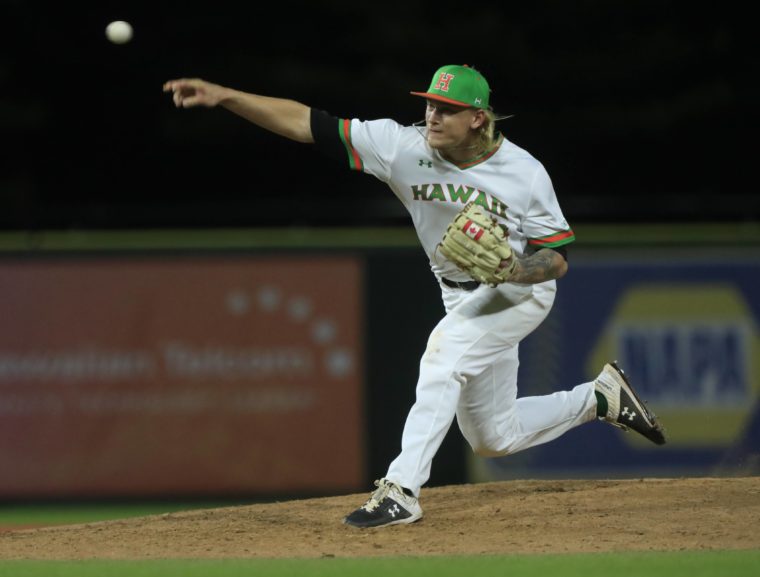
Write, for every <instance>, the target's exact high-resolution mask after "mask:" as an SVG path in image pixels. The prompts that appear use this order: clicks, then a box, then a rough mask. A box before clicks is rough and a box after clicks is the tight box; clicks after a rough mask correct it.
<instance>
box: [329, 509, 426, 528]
mask: <svg viewBox="0 0 760 577" xmlns="http://www.w3.org/2000/svg"><path fill="white" fill-rule="evenodd" d="M420 519H422V513H420V514H419V515H417V516H415V515H412V516H411V517H407V518H405V519H398V520H397V521H391V522H390V523H380V524H378V525H358V524H356V523H351V522H350V521H347V520H346V519H343V524H344V525H348V526H349V527H356V528H357V529H377V528H379V527H389V526H391V525H410V524H412V523H416V522H417V521H419V520H420Z"/></svg>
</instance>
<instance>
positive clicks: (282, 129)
mask: <svg viewBox="0 0 760 577" xmlns="http://www.w3.org/2000/svg"><path fill="white" fill-rule="evenodd" d="M164 91H166V92H171V93H172V95H173V99H174V103H175V105H176V106H177V107H180V108H189V107H193V106H199V105H200V106H207V107H212V106H217V105H219V106H222V107H224V108H227V109H228V110H230V111H232V112H234V113H236V114H238V115H240V116H242V117H244V118H246V119H247V120H249V121H250V122H252V123H254V124H256V125H258V126H260V127H262V128H265V129H267V130H269V131H272V132H274V133H276V134H280V135H282V136H285V137H287V138H290V139H292V140H296V141H299V142H304V143H313V144H314V145H315V146H316V147H317V148H318V149H320V150H321V151H323V152H324V153H325V154H327V155H329V156H332V157H334V158H336V159H338V160H339V161H342V162H347V163H348V165H349V167H350V168H352V169H354V170H358V171H362V172H365V173H367V174H371V175H372V176H374V177H376V178H378V179H380V180H381V181H382V182H384V183H386V184H387V185H388V186H389V188H390V189H391V190H392V191H393V193H394V194H395V195H396V196H397V197H398V199H399V200H400V201H401V203H402V204H403V205H404V206H405V207H406V209H407V210H408V211H409V214H410V215H411V217H412V221H413V223H414V226H415V228H416V230H417V234H418V236H419V239H420V242H421V243H422V246H423V248H424V249H425V252H426V253H427V255H428V257H429V259H430V266H431V269H432V272H433V274H434V275H435V277H436V279H437V280H438V283H439V284H440V289H441V294H442V298H443V304H444V308H445V310H446V315H445V316H444V317H443V318H442V319H441V321H440V322H439V323H438V325H437V326H436V327H435V329H434V330H433V332H432V333H431V335H430V337H429V340H428V344H427V349H426V350H425V352H424V354H423V355H422V359H421V362H420V373H419V380H418V382H417V388H416V401H415V403H414V405H413V406H412V408H411V410H410V412H409V415H408V417H407V420H406V424H405V426H404V431H403V436H402V440H401V452H400V453H399V455H398V457H396V459H395V460H394V461H393V462H392V463H391V464H390V466H389V468H388V472H387V474H386V475H385V477H384V478H383V479H380V480H378V481H376V482H375V485H376V487H377V488H376V490H375V491H374V492H373V493H372V495H371V496H370V498H369V500H368V501H367V502H366V503H364V504H363V505H362V506H360V507H359V508H357V509H356V510H355V511H353V512H351V513H350V514H349V515H348V516H347V517H346V518H345V519H344V522H345V523H347V524H349V525H353V526H355V527H379V526H384V525H395V524H404V523H412V522H414V521H417V520H418V519H420V518H421V517H422V508H421V507H420V503H419V500H418V499H419V495H420V489H421V487H422V486H423V485H424V484H425V483H426V482H427V480H428V478H429V476H430V467H431V464H432V461H433V457H434V456H435V454H436V452H437V451H438V449H439V447H440V445H441V443H442V442H443V439H444V436H445V435H446V432H447V431H448V429H449V427H450V426H451V424H452V422H453V421H454V417H456V419H457V423H458V425H459V428H460V430H461V431H462V434H463V435H464V437H465V439H467V441H468V443H469V444H470V445H471V446H472V449H473V450H474V451H475V452H476V453H477V454H479V455H485V456H490V457H493V456H503V455H509V454H511V453H516V452H517V451H522V450H523V449H527V448H529V447H533V446H535V445H539V444H541V443H546V442H549V441H551V440H553V439H556V438H557V437H559V436H560V435H562V434H563V433H565V432H566V431H568V430H570V429H572V428H573V427H576V426H578V425H581V424H583V423H586V422H588V421H591V420H593V419H594V418H595V417H598V418H600V419H602V420H605V421H607V422H609V423H611V424H613V425H615V426H617V427H620V428H622V429H631V430H633V431H636V432H638V433H640V434H642V435H644V436H645V437H646V438H648V439H649V440H651V441H652V442H654V443H656V444H659V445H661V444H664V443H665V436H664V432H663V428H662V426H661V425H660V423H659V422H658V421H657V419H656V417H655V416H654V414H652V413H651V412H650V411H649V410H648V409H647V408H646V406H645V405H644V403H643V402H642V401H641V400H640V399H639V398H638V396H637V394H636V392H635V391H634V389H633V387H632V386H631V384H630V383H629V382H628V380H627V379H626V377H625V375H624V374H623V371H622V370H620V368H619V367H618V366H617V365H616V364H615V363H610V364H607V365H605V366H604V367H603V368H602V371H601V373H600V374H599V376H598V377H597V378H596V379H595V380H594V381H591V382H587V383H582V384H579V385H577V386H576V387H574V388H573V389H571V390H569V391H560V392H556V393H554V394H551V395H546V396H538V397H522V398H520V399H518V398H517V368H518V363H519V361H518V348H519V344H520V341H522V340H523V339H524V338H525V337H526V336H528V335H529V334H530V333H531V332H532V331H533V330H534V329H535V328H536V327H537V326H538V325H539V324H540V323H541V322H542V321H543V320H544V319H545V318H546V316H547V314H548V313H549V311H550V310H551V307H552V304H553V302H554V296H555V293H556V290H557V287H556V279H559V278H561V277H562V276H563V275H565V273H566V272H567V270H568V264H567V245H568V244H569V243H571V242H572V241H573V240H574V239H575V236H574V234H573V231H572V229H571V228H570V226H569V225H568V223H567V222H566V221H565V218H564V217H563V215H562V211H561V209H560V206H559V203H558V202H557V197H556V195H555V193H554V188H553V186H552V182H551V180H550V179H549V175H548V174H547V172H546V170H545V169H544V167H543V166H542V164H541V163H540V162H539V161H537V160H536V159H535V158H534V157H533V156H531V155H530V154H529V153H528V152H526V151H525V150H523V149H522V148H520V147H518V146H517V145H515V144H513V143H512V142H510V141H509V140H507V139H506V138H504V136H503V135H501V134H498V133H496V132H495V122H496V116H495V114H494V112H493V110H492V109H491V106H490V102H489V100H490V90H489V86H488V83H487V81H486V79H485V78H484V77H483V75H481V74H480V72H478V71H477V70H475V69H474V68H472V67H468V66H459V65H448V66H443V67H442V68H440V69H439V70H437V71H436V72H435V74H434V75H433V79H432V82H431V83H430V86H429V88H428V89H427V90H426V91H422V92H412V94H414V95H416V96H418V97H421V98H424V99H425V102H426V109H425V124H424V127H417V126H402V125H400V124H398V123H397V122H395V121H393V120H373V121H368V122H366V121H361V120H358V119H343V118H336V117H333V116H331V115H330V114H328V113H326V112H324V111H320V110H316V109H312V108H310V107H308V106H306V105H304V104H301V103H298V102H295V101H292V100H286V99H280V98H271V97H266V96H259V95H255V94H249V93H244V92H239V91H236V90H233V89H230V88H226V87H223V86H218V85H216V84H211V83H209V82H206V81H204V80H200V79H180V80H171V81H169V82H167V83H166V84H165V85H164Z"/></svg>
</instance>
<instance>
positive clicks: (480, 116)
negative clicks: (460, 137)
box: [470, 108, 486, 130]
mask: <svg viewBox="0 0 760 577" xmlns="http://www.w3.org/2000/svg"><path fill="white" fill-rule="evenodd" d="M485 121H486V111H485V110H483V109H482V108H476V109H475V114H473V116H472V122H470V128H472V129H473V130H477V129H478V128H480V127H481V126H483V124H484V123H485Z"/></svg>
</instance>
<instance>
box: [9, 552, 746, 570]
mask: <svg viewBox="0 0 760 577" xmlns="http://www.w3.org/2000/svg"><path fill="white" fill-rule="evenodd" d="M411 552H413V547H410V553H411ZM758 574H760V551H717V552H706V551H705V552H679V553H617V554H614V553H604V554H601V553H600V554H583V555H509V556H478V557H474V556H467V557H385V558H377V559H303V560H302V559H287V560H240V559H230V560H222V561H208V560H190V559H188V560H162V561H65V562H52V561H5V562H0V576H3V577H4V576H6V575H7V576H8V577H11V576H13V577H43V576H44V577H75V576H76V577H96V576H97V577H100V576H102V575H108V576H109V577H175V576H176V577H180V576H182V577H196V576H197V577H237V576H244V575H245V576H252V575H255V576H264V575H266V576H273V577H291V576H293V575H297V576H299V577H328V576H329V577H343V576H346V577H348V576H353V575H357V576H362V577H389V576H394V577H396V576H405V575H410V576H411V575H413V576H414V577H455V576H456V577H460V576H473V577H488V576H497V575H499V576H502V575H509V576H510V577H521V576H542V577H543V576H561V577H609V576H610V575H614V576H615V577H628V576H630V577H634V576H646V577H657V576H667V577H681V576H683V577H708V576H715V577H756V576H757V575H758Z"/></svg>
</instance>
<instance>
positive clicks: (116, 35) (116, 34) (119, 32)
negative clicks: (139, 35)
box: [106, 20, 132, 44]
mask: <svg viewBox="0 0 760 577" xmlns="http://www.w3.org/2000/svg"><path fill="white" fill-rule="evenodd" d="M106 38H108V39H109V40H110V41H111V42H113V43H114V44H126V43H127V42H129V41H130V40H132V25H131V24H130V23H129V22H124V20H115V21H114V22H111V23H110V24H109V25H108V26H106Z"/></svg>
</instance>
